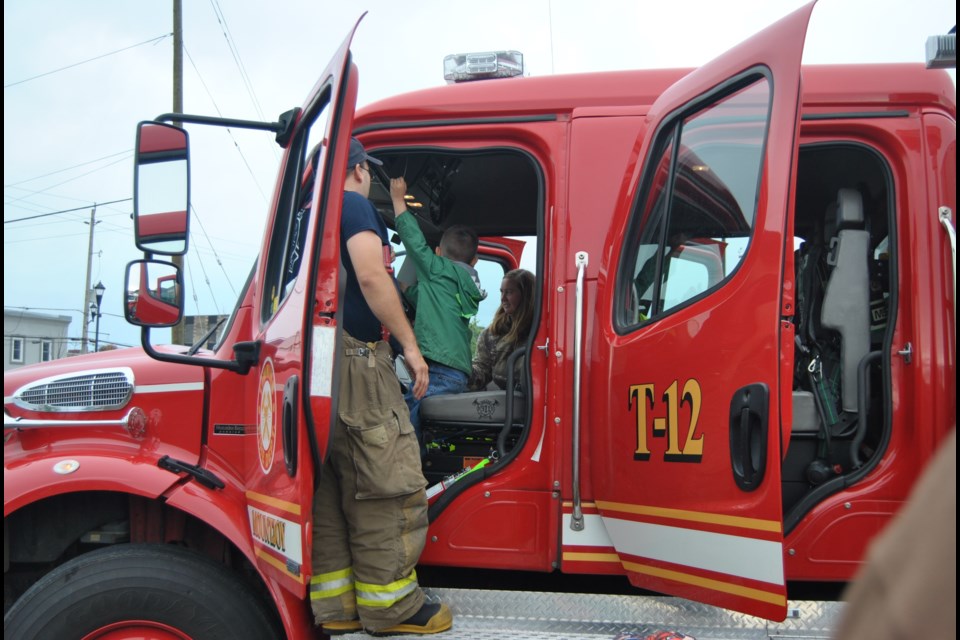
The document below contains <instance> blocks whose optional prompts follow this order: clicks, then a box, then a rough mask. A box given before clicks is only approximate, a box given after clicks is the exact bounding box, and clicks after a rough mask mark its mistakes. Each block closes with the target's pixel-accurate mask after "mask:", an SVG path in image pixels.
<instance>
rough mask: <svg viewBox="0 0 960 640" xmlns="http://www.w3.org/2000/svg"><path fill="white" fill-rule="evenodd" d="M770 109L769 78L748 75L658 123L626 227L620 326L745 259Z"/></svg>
mask: <svg viewBox="0 0 960 640" xmlns="http://www.w3.org/2000/svg"><path fill="white" fill-rule="evenodd" d="M769 109H770V85H769V82H768V80H767V79H766V77H764V76H756V75H755V76H753V77H751V78H748V79H747V80H744V81H742V82H740V83H738V84H737V85H736V86H735V87H734V89H733V90H732V91H729V92H727V93H725V94H724V95H722V96H721V97H719V98H716V99H713V100H710V101H708V102H707V103H706V104H701V105H695V106H694V107H693V108H692V109H691V110H688V111H686V112H683V113H680V114H679V115H678V116H677V117H676V118H674V119H673V120H672V121H670V122H669V123H668V124H667V125H666V126H665V127H664V128H663V132H662V133H661V135H660V136H659V139H658V142H657V144H656V145H655V147H654V152H653V155H652V158H653V161H652V162H651V163H649V164H650V166H651V169H650V170H649V172H648V174H647V177H646V186H645V188H644V189H643V190H642V191H641V197H640V199H639V200H638V205H637V207H636V210H635V211H634V216H633V217H634V219H633V221H632V222H631V227H630V229H631V231H630V232H629V233H628V234H627V238H628V242H629V243H630V244H629V245H628V246H627V248H626V250H625V252H624V260H623V263H622V266H621V270H620V279H619V283H618V287H617V295H618V298H619V303H618V304H617V309H619V310H620V312H619V314H618V317H617V318H616V322H617V325H618V327H619V328H625V329H629V328H630V327H635V326H638V325H640V324H642V323H644V322H646V321H648V320H651V319H653V318H656V317H658V316H662V315H663V314H665V313H669V312H672V311H673V310H674V309H677V308H680V307H683V306H685V305H686V304H687V303H689V302H690V301H692V300H694V299H696V298H698V297H699V296H702V295H703V294H705V293H707V292H709V291H712V290H714V289H716V288H717V287H719V286H720V285H721V284H722V283H723V282H725V281H726V280H727V279H728V278H729V277H730V275H731V274H732V273H734V272H735V271H736V269H737V267H738V266H739V265H740V263H741V262H742V261H743V259H744V256H745V255H746V252H747V247H748V245H749V241H750V237H751V234H752V231H753V222H754V219H755V217H756V210H757V205H758V200H759V193H760V177H761V169H762V166H761V159H762V157H763V147H764V141H765V138H766V128H767V121H768V117H767V116H768V112H769Z"/></svg>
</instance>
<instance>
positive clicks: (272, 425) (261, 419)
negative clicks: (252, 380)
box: [257, 358, 277, 473]
mask: <svg viewBox="0 0 960 640" xmlns="http://www.w3.org/2000/svg"><path fill="white" fill-rule="evenodd" d="M275 391H276V382H275V381H274V379H273V361H272V360H271V359H270V358H267V360H266V362H264V363H263V369H261V370H260V397H259V398H258V402H257V412H258V416H257V445H258V446H257V452H258V453H259V454H260V468H261V469H263V472H264V473H269V472H270V468H271V467H272V466H273V454H274V452H275V451H276V448H277V428H276V414H277V411H276V393H275Z"/></svg>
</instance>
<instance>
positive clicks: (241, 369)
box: [233, 340, 260, 375]
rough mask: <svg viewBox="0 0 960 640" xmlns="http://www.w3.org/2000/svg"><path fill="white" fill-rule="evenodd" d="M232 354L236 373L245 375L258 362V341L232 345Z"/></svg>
mask: <svg viewBox="0 0 960 640" xmlns="http://www.w3.org/2000/svg"><path fill="white" fill-rule="evenodd" d="M233 353H234V356H235V357H236V363H237V373H239V374H241V375H246V373H247V372H248V371H250V367H252V366H253V365H255V364H257V363H258V362H260V341H259V340H253V341H251V342H238V343H236V344H235V345H233Z"/></svg>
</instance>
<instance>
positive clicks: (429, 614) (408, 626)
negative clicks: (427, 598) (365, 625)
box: [367, 602, 453, 636]
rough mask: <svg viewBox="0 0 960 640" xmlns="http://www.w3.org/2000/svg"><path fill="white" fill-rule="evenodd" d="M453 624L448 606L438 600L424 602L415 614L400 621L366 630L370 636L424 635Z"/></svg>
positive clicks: (443, 629)
mask: <svg viewBox="0 0 960 640" xmlns="http://www.w3.org/2000/svg"><path fill="white" fill-rule="evenodd" d="M452 626H453V614H452V613H450V607H448V606H447V605H445V604H443V603H442V602H438V603H436V604H427V603H424V604H423V606H422V607H420V610H419V611H417V612H416V613H415V614H413V615H412V616H410V617H409V618H407V619H406V620H404V621H403V622H400V623H398V624H395V625H393V626H392V627H387V628H386V629H378V630H377V631H367V633H369V634H370V635H372V636H397V635H406V634H417V635H424V634H428V633H440V632H441V631H446V630H447V629H449V628H450V627H452Z"/></svg>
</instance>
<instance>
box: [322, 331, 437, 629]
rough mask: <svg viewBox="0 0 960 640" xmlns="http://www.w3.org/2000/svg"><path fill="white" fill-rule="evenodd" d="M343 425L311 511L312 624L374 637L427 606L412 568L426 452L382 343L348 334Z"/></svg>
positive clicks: (422, 521) (422, 518)
mask: <svg viewBox="0 0 960 640" xmlns="http://www.w3.org/2000/svg"><path fill="white" fill-rule="evenodd" d="M343 348H344V356H345V357H344V358H343V362H342V366H341V379H340V399H339V407H338V416H337V421H336V424H335V426H334V432H333V434H332V437H331V442H330V451H329V453H328V456H327V461H326V462H325V463H324V465H323V467H322V469H321V475H320V486H319V488H318V489H317V493H316V496H315V499H314V503H313V558H312V564H313V577H312V579H311V580H310V602H311V606H312V608H313V614H314V618H315V619H316V622H317V623H318V624H319V623H322V622H329V621H333V620H353V619H356V618H357V617H358V616H359V618H360V620H361V622H362V623H363V626H364V627H365V628H366V629H369V630H371V631H377V630H379V629H383V628H386V627H389V626H392V625H394V624H397V623H399V622H402V621H403V620H406V619H407V618H409V617H410V616H411V615H413V614H414V613H416V612H417V611H418V610H419V609H420V606H421V605H422V604H423V592H422V591H421V590H420V587H419V585H418V584H417V575H416V572H415V571H414V566H415V565H416V563H417V561H418V560H419V558H420V553H421V552H422V551H423V546H424V544H425V542H426V535H427V499H426V494H425V493H424V487H425V485H426V481H425V480H424V477H423V472H422V470H421V467H420V448H419V445H418V444H417V438H416V435H415V433H414V430H413V425H412V424H410V416H409V412H408V411H407V406H406V403H405V402H404V400H403V396H402V394H401V391H400V384H399V382H398V381H397V378H396V374H395V373H394V368H393V361H392V358H391V351H390V347H389V345H388V344H386V343H385V342H377V343H364V342H360V341H359V340H356V339H354V338H352V337H350V336H348V335H346V334H344V341H343Z"/></svg>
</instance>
